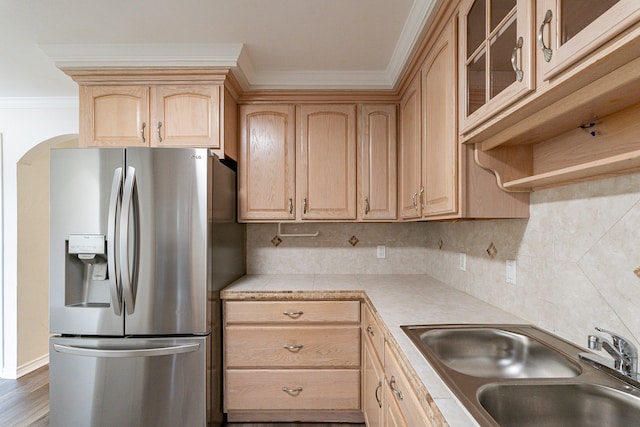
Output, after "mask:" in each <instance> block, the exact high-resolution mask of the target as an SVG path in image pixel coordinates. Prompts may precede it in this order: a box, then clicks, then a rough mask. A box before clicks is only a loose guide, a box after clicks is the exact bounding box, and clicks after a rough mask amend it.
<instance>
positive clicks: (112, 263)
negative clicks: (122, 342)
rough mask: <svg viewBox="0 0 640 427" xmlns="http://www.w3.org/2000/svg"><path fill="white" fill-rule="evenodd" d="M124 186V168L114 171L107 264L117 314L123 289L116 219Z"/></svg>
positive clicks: (112, 299)
mask: <svg viewBox="0 0 640 427" xmlns="http://www.w3.org/2000/svg"><path fill="white" fill-rule="evenodd" d="M121 188H122V168H116V170H115V171H114V172H113V184H111V197H110V198H109V215H108V217H107V223H108V224H107V266H108V269H109V289H110V290H111V304H113V311H114V312H115V314H116V316H119V315H120V314H122V291H121V288H120V281H119V277H118V276H119V274H120V268H119V267H118V266H117V265H116V241H115V240H116V221H117V215H118V211H119V210H120V202H121V199H120V190H121Z"/></svg>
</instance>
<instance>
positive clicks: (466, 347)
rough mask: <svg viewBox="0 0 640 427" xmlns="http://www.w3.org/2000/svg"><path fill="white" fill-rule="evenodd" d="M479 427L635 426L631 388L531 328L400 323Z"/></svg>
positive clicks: (635, 394) (636, 402) (639, 401)
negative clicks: (410, 324) (403, 324)
mask: <svg viewBox="0 0 640 427" xmlns="http://www.w3.org/2000/svg"><path fill="white" fill-rule="evenodd" d="M402 329H403V330H404V332H405V333H406V334H407V335H408V336H409V337H410V338H411V340H412V341H413V342H414V343H415V344H416V346H417V347H418V349H419V350H420V351H421V352H422V354H423V355H424V357H425V358H426V359H427V361H428V362H429V363H430V364H431V366H432V367H433V368H434V369H435V370H436V371H437V372H438V374H440V377H441V378H442V379H443V380H444V382H445V383H446V384H447V385H448V386H449V388H450V389H451V390H452V391H453V392H454V393H455V394H456V396H457V397H458V398H459V400H460V402H461V403H462V404H463V405H464V406H465V407H466V408H467V409H468V410H469V412H470V413H471V415H473V416H474V418H475V419H476V421H478V423H479V424H480V425H482V426H492V427H497V426H502V427H511V426H518V427H527V426H536V427H560V426H562V427H574V426H575V427H578V426H579V427H591V426H616V427H625V426H634V427H637V426H640V388H638V387H637V385H638V384H637V383H634V382H628V381H626V380H624V379H621V378H620V377H616V376H614V375H609V374H608V373H606V372H605V371H602V370H600V369H596V368H595V367H594V366H593V365H591V364H590V363H587V362H585V361H584V360H581V359H580V358H579V357H578V355H579V354H580V353H581V352H584V349H583V348H581V347H578V346H576V345H574V344H572V343H570V342H568V341H565V340H563V339H561V338H559V337H557V336H555V335H553V334H550V333H548V332H545V331H543V330H541V329H538V328H536V327H534V326H530V325H450V324H448V325H414V326H402Z"/></svg>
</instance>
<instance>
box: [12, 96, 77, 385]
mask: <svg viewBox="0 0 640 427" xmlns="http://www.w3.org/2000/svg"><path fill="white" fill-rule="evenodd" d="M0 133H2V135H3V158H2V181H3V201H2V203H3V204H2V206H3V217H4V222H3V230H2V237H3V252H2V261H3V263H2V297H3V307H2V344H3V347H2V355H1V356H0V367H1V368H2V369H1V371H0V376H1V377H2V378H15V377H17V376H18V375H19V373H20V372H21V367H22V369H23V370H24V368H25V367H28V366H29V365H30V363H32V362H33V360H21V359H20V357H19V348H18V338H17V334H18V324H17V319H18V316H17V304H18V274H17V271H18V260H17V247H18V246H17V245H18V243H17V242H18V240H17V229H18V218H17V164H18V162H19V161H20V159H21V158H22V157H23V156H24V155H25V154H26V153H27V152H28V151H29V150H31V149H32V148H34V147H36V146H37V145H38V144H39V143H41V142H43V141H46V140H49V139H51V138H54V137H57V136H60V135H69V134H77V133H78V107H77V99H69V98H61V99H58V98H52V99H47V100H41V99H38V100H34V102H32V103H29V102H24V100H21V102H20V104H17V103H16V104H15V105H14V104H12V103H11V102H10V101H9V102H0ZM43 263H45V264H46V263H48V260H43ZM45 264H43V265H45ZM27 369H28V368H27Z"/></svg>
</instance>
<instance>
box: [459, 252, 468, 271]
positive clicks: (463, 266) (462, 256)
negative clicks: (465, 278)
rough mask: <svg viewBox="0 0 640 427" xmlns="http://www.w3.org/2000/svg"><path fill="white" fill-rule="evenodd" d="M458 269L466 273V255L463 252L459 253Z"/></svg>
mask: <svg viewBox="0 0 640 427" xmlns="http://www.w3.org/2000/svg"><path fill="white" fill-rule="evenodd" d="M458 269H459V270H462V271H467V254H465V253H464V252H460V264H459V265H458Z"/></svg>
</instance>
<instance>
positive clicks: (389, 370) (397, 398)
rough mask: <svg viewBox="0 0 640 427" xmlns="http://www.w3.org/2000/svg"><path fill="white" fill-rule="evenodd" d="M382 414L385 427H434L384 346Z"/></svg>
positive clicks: (393, 356)
mask: <svg viewBox="0 0 640 427" xmlns="http://www.w3.org/2000/svg"><path fill="white" fill-rule="evenodd" d="M384 373H385V377H386V387H385V389H384V397H383V402H384V412H385V414H384V415H385V421H386V424H385V426H386V427H389V426H397V427H421V426H422V427H434V425H433V423H432V422H431V421H430V419H429V417H428V416H427V414H426V413H425V411H424V409H423V408H422V405H421V404H420V401H419V400H418V397H417V396H416V394H415V393H414V392H413V389H412V388H411V383H410V382H409V379H408V378H407V376H406V375H405V373H404V371H403V370H402V368H401V367H400V363H399V362H398V360H397V359H396V357H395V355H394V354H393V352H392V350H391V349H390V348H389V346H388V345H385V350H384Z"/></svg>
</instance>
